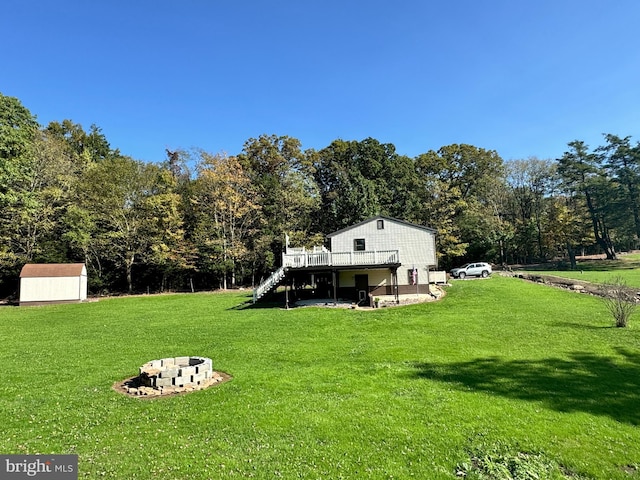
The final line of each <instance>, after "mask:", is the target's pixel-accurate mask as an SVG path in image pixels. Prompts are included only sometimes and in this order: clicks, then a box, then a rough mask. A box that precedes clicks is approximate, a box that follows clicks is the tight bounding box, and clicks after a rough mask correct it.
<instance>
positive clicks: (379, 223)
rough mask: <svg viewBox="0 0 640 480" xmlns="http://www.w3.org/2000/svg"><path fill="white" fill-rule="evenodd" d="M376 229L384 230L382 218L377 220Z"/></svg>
mask: <svg viewBox="0 0 640 480" xmlns="http://www.w3.org/2000/svg"><path fill="white" fill-rule="evenodd" d="M378 230H384V220H378Z"/></svg>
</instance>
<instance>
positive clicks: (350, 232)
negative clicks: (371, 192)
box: [331, 218, 437, 285]
mask: <svg viewBox="0 0 640 480" xmlns="http://www.w3.org/2000/svg"><path fill="white" fill-rule="evenodd" d="M378 220H379V218H373V219H371V220H370V221H368V222H365V223H362V224H360V225H356V226H354V227H352V228H349V229H346V230H345V231H343V232H338V233H336V234H335V235H334V236H332V237H331V251H332V252H348V251H353V249H354V240H355V239H357V238H363V239H364V240H365V248H366V250H398V252H399V255H400V262H401V263H402V265H401V266H400V267H399V268H398V283H399V285H410V284H411V278H410V275H409V273H408V272H409V270H411V269H413V268H414V267H415V268H416V269H417V270H418V281H419V283H427V269H428V267H431V268H433V267H435V266H436V265H437V260H436V248H435V233H434V232H433V231H431V230H427V229H425V228H421V227H420V226H417V225H416V226H412V225H410V224H406V223H403V222H396V221H394V220H393V219H389V218H382V220H383V221H384V229H382V230H379V229H378V226H377V225H378V224H377V221H378ZM344 280H345V281H347V280H346V279H344ZM375 283H377V284H379V283H378V282H375Z"/></svg>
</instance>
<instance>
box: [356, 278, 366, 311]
mask: <svg viewBox="0 0 640 480" xmlns="http://www.w3.org/2000/svg"><path fill="white" fill-rule="evenodd" d="M355 283H356V302H358V304H360V305H368V304H369V275H356V276H355Z"/></svg>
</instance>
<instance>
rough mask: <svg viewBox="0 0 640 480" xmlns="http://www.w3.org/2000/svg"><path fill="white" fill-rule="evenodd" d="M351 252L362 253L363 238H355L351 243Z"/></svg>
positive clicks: (363, 247) (363, 248)
mask: <svg viewBox="0 0 640 480" xmlns="http://www.w3.org/2000/svg"><path fill="white" fill-rule="evenodd" d="M353 250H354V251H356V252H363V251H364V250H365V244H364V238H356V239H355V240H354V241H353Z"/></svg>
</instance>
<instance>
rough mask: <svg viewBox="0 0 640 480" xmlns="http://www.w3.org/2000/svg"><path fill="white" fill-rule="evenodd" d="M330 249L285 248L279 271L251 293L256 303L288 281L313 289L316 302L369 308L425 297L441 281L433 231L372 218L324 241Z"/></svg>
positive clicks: (340, 231)
mask: <svg viewBox="0 0 640 480" xmlns="http://www.w3.org/2000/svg"><path fill="white" fill-rule="evenodd" d="M327 238H328V240H329V242H330V248H329V249H326V248H318V247H316V248H314V249H313V251H306V250H305V249H304V248H295V249H291V248H288V247H287V249H286V251H285V253H284V254H283V255H282V267H281V268H280V269H279V270H278V271H276V272H274V274H273V275H272V276H271V277H270V278H269V279H267V280H266V281H265V282H263V283H262V284H261V285H260V286H258V288H256V290H255V291H254V301H257V300H258V299H259V298H260V297H261V296H262V295H264V294H265V293H266V292H268V291H269V290H271V289H273V288H275V286H277V285H278V284H279V283H280V282H282V281H283V280H284V279H286V278H288V279H289V280H290V283H293V284H296V283H297V284H300V283H308V284H311V285H313V286H314V287H315V288H314V292H317V295H318V296H319V297H324V298H331V297H333V298H334V300H336V301H337V299H338V298H342V299H349V300H352V301H354V302H357V303H367V302H369V301H370V298H371V297H375V296H379V295H394V296H395V297H396V299H397V298H398V296H399V295H403V294H409V293H428V292H429V283H435V282H436V281H442V279H441V278H440V277H442V275H440V273H441V272H438V275H437V276H436V272H434V271H433V269H435V268H436V267H437V258H436V231H435V230H434V229H432V228H429V227H425V226H422V225H416V224H412V223H409V222H406V221H403V220H398V219H395V218H391V217H385V216H376V217H373V218H369V219H367V220H365V221H363V222H360V223H358V224H356V225H352V226H350V227H347V228H344V229H342V230H339V231H337V232H334V233H331V234H329V235H328V236H327Z"/></svg>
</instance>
